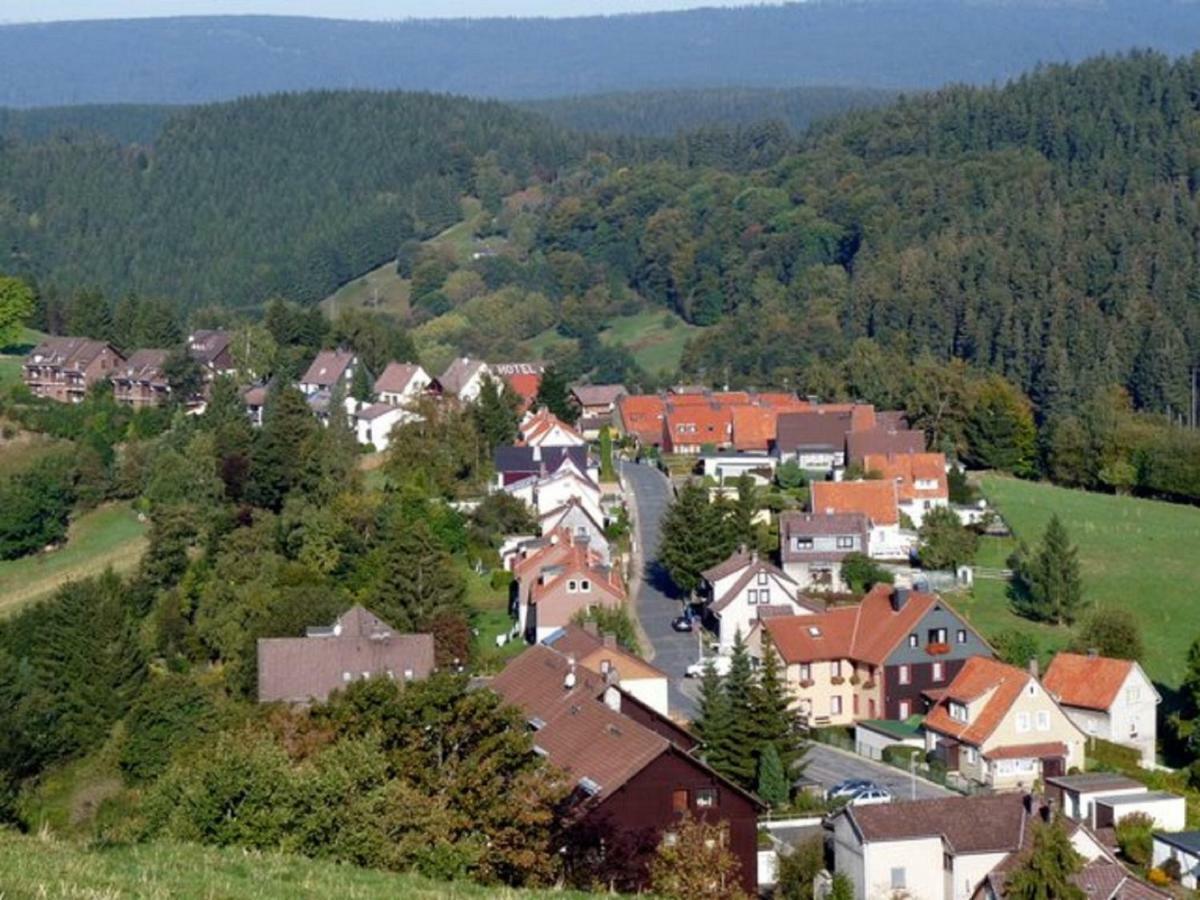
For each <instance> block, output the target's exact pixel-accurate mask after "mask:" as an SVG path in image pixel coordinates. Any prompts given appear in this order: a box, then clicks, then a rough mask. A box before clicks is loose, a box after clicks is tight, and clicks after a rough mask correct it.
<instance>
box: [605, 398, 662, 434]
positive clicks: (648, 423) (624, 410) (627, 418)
mask: <svg viewBox="0 0 1200 900" xmlns="http://www.w3.org/2000/svg"><path fill="white" fill-rule="evenodd" d="M617 411H618V413H619V414H620V419H621V425H622V427H623V428H624V429H625V431H626V432H627V433H631V434H633V435H635V436H636V437H637V439H638V440H640V441H641V442H642V443H644V444H647V443H648V444H657V443H659V442H660V441H662V437H663V418H664V416H666V411H667V405H666V403H664V402H663V400H662V398H661V397H657V396H655V395H653V394H633V395H628V394H627V395H626V396H624V397H621V398H619V399H618V400H617Z"/></svg>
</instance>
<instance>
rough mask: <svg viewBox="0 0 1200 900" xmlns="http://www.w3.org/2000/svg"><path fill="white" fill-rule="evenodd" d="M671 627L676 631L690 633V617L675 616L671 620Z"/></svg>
mask: <svg viewBox="0 0 1200 900" xmlns="http://www.w3.org/2000/svg"><path fill="white" fill-rule="evenodd" d="M671 627H672V628H673V629H675V630H676V631H691V630H692V627H693V626H692V617H691V616H688V615H682V616H676V617H675V618H674V619H672V620H671Z"/></svg>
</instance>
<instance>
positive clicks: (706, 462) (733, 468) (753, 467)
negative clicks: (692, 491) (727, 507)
mask: <svg viewBox="0 0 1200 900" xmlns="http://www.w3.org/2000/svg"><path fill="white" fill-rule="evenodd" d="M700 472H701V474H702V475H704V476H706V477H708V478H711V479H713V480H714V481H715V482H716V483H717V486H721V485H727V486H734V487H736V483H737V481H738V479H739V478H741V477H742V476H743V475H748V476H750V479H751V480H752V481H753V482H754V484H756V485H758V486H760V487H763V486H766V485H769V484H770V483H771V481H772V480H773V479H774V477H775V460H774V459H772V458H771V457H770V456H762V455H759V454H757V453H736V452H735V453H705V454H704V455H703V456H701V457H700Z"/></svg>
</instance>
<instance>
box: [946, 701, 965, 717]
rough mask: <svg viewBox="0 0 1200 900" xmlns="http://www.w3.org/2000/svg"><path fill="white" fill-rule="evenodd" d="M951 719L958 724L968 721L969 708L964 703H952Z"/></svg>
mask: <svg viewBox="0 0 1200 900" xmlns="http://www.w3.org/2000/svg"><path fill="white" fill-rule="evenodd" d="M950 718H952V719H953V720H954V721H956V722H965V721H967V707H966V706H965V705H964V704H962V703H955V702H954V701H953V700H952V701H950Z"/></svg>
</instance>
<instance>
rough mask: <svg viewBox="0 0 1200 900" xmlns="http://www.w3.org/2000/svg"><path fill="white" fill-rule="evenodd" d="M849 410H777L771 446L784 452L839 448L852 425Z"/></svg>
mask: <svg viewBox="0 0 1200 900" xmlns="http://www.w3.org/2000/svg"><path fill="white" fill-rule="evenodd" d="M851 415H852V414H851V412H850V411H849V410H847V411H845V412H841V411H834V410H830V409H829V408H828V407H817V408H816V409H812V410H806V411H804V412H788V413H781V414H780V416H779V420H778V422H777V424H776V426H775V430H776V437H775V445H776V446H777V447H778V448H779V449H780V450H781V451H783V452H784V453H792V452H794V451H796V450H819V451H828V452H831V453H834V452H837V451H839V450H842V449H843V448H844V447H845V444H846V434H847V432H849V431H850V428H851V426H852V422H851Z"/></svg>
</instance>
